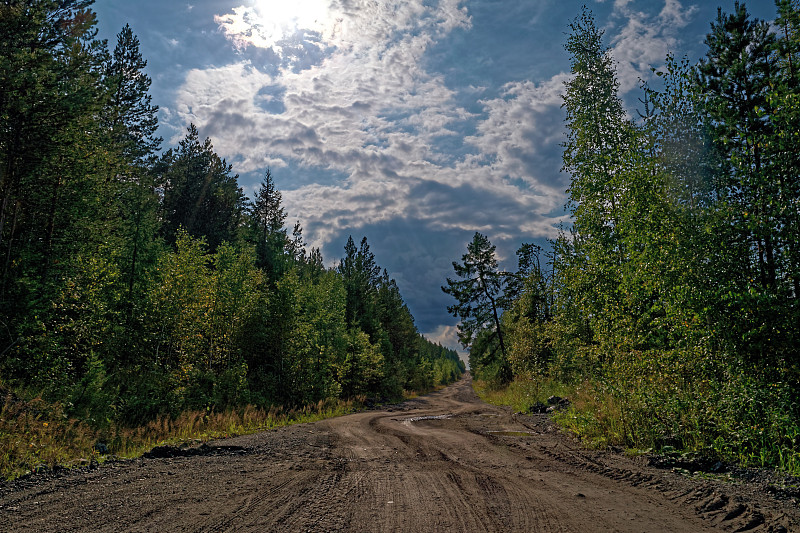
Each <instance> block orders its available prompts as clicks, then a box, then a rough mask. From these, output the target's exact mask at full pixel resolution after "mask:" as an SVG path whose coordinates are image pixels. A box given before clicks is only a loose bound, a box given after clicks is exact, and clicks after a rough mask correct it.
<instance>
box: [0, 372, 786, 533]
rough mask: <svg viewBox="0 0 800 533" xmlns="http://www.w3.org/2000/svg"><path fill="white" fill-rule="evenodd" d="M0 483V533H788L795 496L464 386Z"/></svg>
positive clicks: (466, 384) (453, 386)
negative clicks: (673, 462) (514, 407)
mask: <svg viewBox="0 0 800 533" xmlns="http://www.w3.org/2000/svg"><path fill="white" fill-rule="evenodd" d="M164 451H165V452H166V453H164V455H167V456H168V457H163V458H151V459H137V460H133V461H124V462H118V463H113V464H106V465H104V466H101V467H99V468H95V469H91V470H89V469H87V470H84V471H79V472H69V473H63V474H61V475H59V476H53V477H50V478H44V479H41V478H39V479H31V480H27V481H21V482H17V483H15V484H10V485H5V486H0V531H37V532H38V531H115V532H120V531H315V532H316V531H359V532H360V531H380V532H383V531H399V532H414V533H420V532H427V531H436V532H440V531H468V532H473V531H476V532H477V531H503V532H509V531H524V532H590V531H598V532H599V531H602V532H613V531H616V532H636V533H642V532H692V533H695V532H702V531H719V530H723V531H772V532H781V531H800V520H799V519H798V516H799V513H798V511H797V509H798V507H797V503H796V502H795V503H792V502H790V501H780V500H778V499H775V498H773V497H772V496H770V495H769V494H766V493H764V492H763V491H761V490H759V488H758V487H755V488H754V487H753V486H751V485H748V484H738V483H731V482H727V483H724V482H721V481H718V480H702V481H698V480H696V479H692V478H688V477H686V476H684V475H681V474H679V473H676V472H673V471H671V470H669V469H657V468H654V467H650V466H647V460H646V458H642V457H638V458H629V457H626V456H625V455H623V454H620V453H612V452H605V451H604V452H597V451H587V450H582V449H581V448H580V447H579V446H578V445H577V444H575V443H574V441H572V440H571V439H570V438H569V437H567V436H565V435H563V434H562V433H560V432H559V431H558V430H557V429H556V428H554V427H553V426H552V424H551V423H550V422H549V420H548V419H547V417H546V416H544V415H534V416H522V415H518V416H515V415H512V414H511V413H510V412H509V411H507V410H503V409H500V408H496V407H492V406H489V405H486V404H485V403H483V402H481V401H480V400H479V399H478V398H477V397H476V396H475V394H474V392H473V391H472V388H471V387H470V382H469V380H468V378H467V379H465V380H462V381H461V382H459V383H456V384H455V385H452V386H450V387H448V388H447V389H444V390H442V391H439V392H436V393H434V394H431V395H428V396H426V397H422V398H418V399H416V400H412V401H408V402H405V403H403V404H400V405H397V406H394V407H391V408H386V409H384V410H375V411H367V412H361V413H357V414H353V415H349V416H345V417H341V418H336V419H331V420H327V421H323V422H318V423H315V424H303V425H297V426H292V427H287V428H282V429H280V430H276V431H270V432H266V433H261V434H257V435H249V436H245V437H238V438H236V439H229V440H225V441H218V442H215V443H211V446H210V447H204V448H202V449H196V450H190V451H185V452H181V451H178V450H164Z"/></svg>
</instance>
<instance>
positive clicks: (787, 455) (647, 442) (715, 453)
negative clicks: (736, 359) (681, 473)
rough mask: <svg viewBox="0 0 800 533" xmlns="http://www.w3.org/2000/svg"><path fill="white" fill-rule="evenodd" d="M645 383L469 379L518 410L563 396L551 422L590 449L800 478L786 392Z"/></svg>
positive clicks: (798, 444)
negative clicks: (495, 385)
mask: <svg viewBox="0 0 800 533" xmlns="http://www.w3.org/2000/svg"><path fill="white" fill-rule="evenodd" d="M650 382H651V383H652V384H651V385H650V386H649V387H644V386H640V387H621V386H619V385H617V386H615V385H614V384H613V383H604V382H594V381H584V382H582V383H579V384H576V385H564V384H562V383H559V382H557V381H555V380H552V379H550V378H545V379H543V380H541V381H538V382H537V381H533V380H520V379H517V380H515V381H513V382H512V383H511V384H509V385H508V386H507V387H505V388H500V389H492V388H491V387H489V386H488V385H487V384H486V383H485V382H481V381H474V382H473V387H474V388H475V391H476V392H477V393H478V395H479V396H480V397H481V399H483V400H484V401H486V402H488V403H491V404H494V405H507V406H511V407H512V408H513V409H514V410H515V411H522V412H529V411H530V410H531V407H532V406H535V405H536V404H537V403H546V401H547V398H548V397H549V396H551V395H556V396H561V397H565V398H568V399H569V400H570V405H569V408H567V409H565V410H560V411H556V412H555V413H554V414H553V417H552V418H553V421H554V422H556V423H557V424H558V425H559V426H561V427H562V428H564V429H565V430H567V431H569V432H571V433H573V434H575V435H576V436H578V437H579V438H580V439H581V441H582V442H583V443H584V445H585V446H587V447H589V448H605V447H607V446H611V445H613V446H620V447H623V448H625V449H627V450H628V451H629V452H630V453H641V452H665V453H671V454H675V453H681V454H684V455H688V456H695V457H699V456H702V457H713V458H716V459H721V460H723V461H727V462H730V463H733V464H738V465H741V466H748V467H763V468H774V469H777V470H779V471H783V472H786V473H789V474H792V475H795V476H797V475H800V425H799V424H798V421H797V420H796V419H794V418H793V417H792V415H791V412H792V411H791V408H792V407H793V406H791V405H788V401H787V400H785V399H783V398H784V397H785V394H780V393H776V392H775V391H770V390H765V387H764V386H763V385H761V384H759V385H761V386H758V387H756V386H750V387H748V384H747V383H738V382H735V381H729V382H727V383H725V384H723V385H718V386H717V385H715V386H711V385H704V387H706V389H704V390H695V389H689V388H682V387H675V386H674V382H673V383H671V384H670V383H669V382H668V380H664V381H663V382H660V383H659V382H657V380H655V379H653V380H650ZM667 384H669V385H671V387H670V388H667V386H666V385H667ZM770 388H772V389H776V388H777V386H775V385H772V386H771V387H770ZM759 394H761V395H762V396H763V397H759Z"/></svg>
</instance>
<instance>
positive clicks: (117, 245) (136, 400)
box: [0, 0, 465, 475]
mask: <svg viewBox="0 0 800 533" xmlns="http://www.w3.org/2000/svg"><path fill="white" fill-rule="evenodd" d="M92 3H93V0H68V1H60V0H59V1H56V0H26V1H13V2H3V3H2V4H0V117H2V120H0V198H1V200H0V201H1V202H2V203H0V271H1V272H2V275H1V276H0V394H1V395H2V396H3V398H4V404H3V405H4V407H3V415H2V416H0V434H1V435H2V437H0V459H2V463H3V474H4V475H10V474H13V473H14V472H17V473H19V469H17V470H14V468H16V467H13V465H15V464H16V465H23V466H25V465H27V466H26V468H30V467H33V466H35V465H36V464H37V463H38V462H47V461H48V460H45V459H44V458H43V456H41V455H40V454H38V452H37V450H38V448H39V445H38V444H36V442H38V441H37V440H36V439H38V438H39V437H40V436H41V435H40V433H41V432H43V431H45V430H46V431H50V430H54V429H53V428H55V427H57V426H58V427H61V426H64V427H67V429H63V428H62V433H61V434H59V435H57V436H56V437H54V438H55V439H56V440H58V439H61V440H69V439H70V438H72V437H71V435H72V436H74V435H73V433H74V432H73V433H70V431H72V429H75V427H78V426H80V427H82V428H84V427H85V428H88V431H90V434H91V435H92V437H91V439H95V438H97V439H99V441H102V442H99V444H98V443H94V442H91V441H90V442H89V444H88V446H89V449H90V453H91V448H92V446H94V451H95V452H97V451H98V450H100V451H102V452H106V451H110V452H116V451H118V450H114V449H113V443H114V442H117V441H114V439H113V436H114V435H115V434H118V432H119V430H120V428H130V427H137V426H142V425H146V424H148V423H152V422H153V421H154V420H164V419H165V417H166V418H172V419H175V418H176V417H179V416H180V415H181V414H182V413H185V412H190V411H199V412H201V413H214V412H220V411H224V410H226V409H228V410H230V409H242V408H244V407H246V406H251V408H253V409H256V408H257V409H273V410H274V409H277V408H278V407H276V406H282V407H283V408H286V409H289V408H297V409H303V408H305V407H306V406H313V405H319V406H321V405H323V404H325V402H328V401H332V400H342V401H346V400H351V399H357V398H361V399H362V401H363V399H365V398H370V399H378V400H384V401H386V400H388V399H394V398H399V397H401V396H402V395H403V394H404V391H427V390H430V389H431V388H433V387H434V386H437V385H440V384H447V383H450V382H452V381H454V380H455V379H457V378H458V377H460V375H461V374H462V373H463V372H464V370H465V368H464V363H463V362H462V361H461V360H460V359H459V357H458V355H457V353H456V352H455V351H453V350H450V349H446V348H444V347H442V346H440V345H438V344H433V343H431V342H430V341H428V340H426V339H425V338H424V337H422V336H421V335H420V333H419V332H418V330H417V328H416V326H415V323H414V318H413V317H412V315H411V313H410V311H409V309H408V307H407V306H406V304H405V302H404V301H403V298H402V296H401V295H400V291H399V289H398V286H397V284H396V283H395V281H394V280H393V279H391V278H390V276H389V274H388V272H387V271H386V270H384V269H382V268H381V267H380V266H379V265H378V263H377V261H376V258H375V256H374V254H373V253H372V252H371V251H370V247H369V243H368V242H367V239H366V238H363V239H362V240H361V241H360V242H359V244H356V242H355V241H354V240H353V238H352V237H351V238H349V239H348V240H347V242H346V243H345V245H344V253H343V259H342V260H341V261H340V262H339V263H338V264H337V265H336V266H335V267H326V266H325V263H324V261H323V258H322V256H321V253H320V251H319V250H318V249H310V250H309V249H308V248H307V246H306V243H305V242H304V240H303V234H302V227H301V225H300V223H299V222H297V223H296V224H294V225H292V226H291V227H289V226H287V225H286V222H287V214H286V211H285V209H284V207H283V205H282V197H281V193H280V191H279V190H277V189H276V187H275V182H274V179H273V177H272V174H271V172H270V170H268V169H267V170H266V171H265V174H264V178H263V181H262V183H261V185H260V188H259V189H258V191H257V193H256V194H255V196H254V197H253V198H247V197H246V196H245V194H244V193H243V190H242V188H241V187H240V186H239V183H238V176H237V175H235V174H234V173H233V171H232V166H231V165H230V164H228V163H227V162H226V161H225V160H224V159H222V158H220V157H219V156H218V155H217V154H216V153H215V152H214V147H213V146H212V144H211V141H210V139H203V138H202V137H201V136H200V134H199V132H198V131H197V129H196V128H195V126H193V125H192V126H190V127H189V128H188V129H187V131H186V134H185V137H184V138H183V139H182V140H180V142H179V143H178V144H177V146H173V147H170V148H168V149H164V148H163V146H162V144H163V140H162V139H161V138H159V137H158V136H157V133H156V132H157V129H158V115H157V113H158V106H156V105H154V104H153V102H152V101H151V96H150V94H149V88H150V84H151V80H150V78H149V77H148V76H147V75H146V73H145V67H146V65H147V62H146V59H145V58H143V57H142V55H141V53H140V52H139V40H138V38H137V37H136V35H134V34H133V32H132V30H131V28H130V27H129V26H125V27H124V28H122V30H121V31H120V32H119V34H118V36H117V42H116V43H114V44H113V47H112V46H109V44H108V43H107V42H105V41H100V40H98V39H97V38H96V35H97V31H96V29H95V26H96V18H95V14H94V12H93V11H92V10H91V5H92ZM270 412H272V411H270ZM204 416H205V415H204ZM23 419H24V420H27V421H28V422H26V423H27V424H28V425H24V424H23ZM65 424H66V426H65ZM75 424H78V426H75ZM33 426H36V428H38V429H36V430H35V432H34V433H35V435H34V434H33V433H31V432H33V431H34V430H33V429H32V428H33ZM42 428H45V429H42ZM70 428H72V429H70ZM92 431H93V432H94V433H91V432H92ZM20 435H22V436H20ZM20 441H25V442H23V444H22V445H20ZM27 442H30V446H28V445H27ZM42 446H44V445H42ZM109 448H110V449H109ZM52 461H55V459H52ZM8 465H12V467H13V468H12V467H9V466H8ZM8 468H11V470H9V469H8Z"/></svg>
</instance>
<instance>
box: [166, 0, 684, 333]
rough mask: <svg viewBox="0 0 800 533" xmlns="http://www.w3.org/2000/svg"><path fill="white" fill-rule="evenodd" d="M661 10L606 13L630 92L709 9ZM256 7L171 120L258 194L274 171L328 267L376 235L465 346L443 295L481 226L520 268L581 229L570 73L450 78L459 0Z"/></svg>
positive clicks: (463, 12) (424, 310) (427, 318)
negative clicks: (573, 210)
mask: <svg viewBox="0 0 800 533" xmlns="http://www.w3.org/2000/svg"><path fill="white" fill-rule="evenodd" d="M542 1H545V0H542ZM655 3H657V4H658V5H660V6H663V7H661V8H660V9H658V10H656V11H655V12H650V13H645V12H641V11H637V10H636V9H634V5H635V4H636V2H632V1H631V0H617V1H616V2H615V3H614V5H613V13H612V14H611V15H610V17H609V18H608V19H607V20H608V21H609V22H608V26H607V29H608V31H609V36H608V37H609V42H610V43H611V44H612V46H613V52H614V55H615V57H616V59H617V60H618V61H619V69H620V76H621V79H623V89H624V90H625V91H629V90H632V89H634V88H635V86H636V81H637V80H638V78H640V77H641V78H643V79H647V77H648V76H649V75H650V72H649V68H650V65H651V64H652V65H659V64H660V63H662V62H663V58H664V54H665V53H666V52H667V50H668V49H669V48H671V47H673V46H675V45H676V42H677V36H678V32H679V31H680V29H681V28H682V27H683V26H685V25H686V24H687V21H688V20H689V19H690V18H691V16H692V14H693V13H694V11H693V9H692V8H684V7H683V6H682V4H681V3H680V2H678V1H677V0H666V1H664V2H663V3H662V2H655ZM252 4H253V5H247V6H245V5H243V6H239V7H233V8H231V9H230V10H228V11H227V12H223V13H218V14H217V15H216V17H215V18H214V21H215V24H216V25H217V28H218V30H219V32H220V33H221V34H222V35H224V37H225V38H226V39H227V41H228V43H229V45H230V47H231V48H232V49H234V50H235V52H236V55H235V58H236V60H235V61H234V62H232V63H230V64H225V65H221V66H220V65H217V66H206V67H203V68H194V69H192V70H190V71H188V72H187V73H186V76H185V78H184V81H183V83H182V85H181V86H180V88H179V89H178V90H177V94H176V98H175V101H174V102H173V103H172V104H171V105H170V109H169V116H168V120H169V122H170V123H172V124H173V125H174V124H175V123H179V122H180V123H183V124H188V123H189V122H193V123H195V124H196V125H197V126H198V128H199V129H200V131H201V132H202V133H203V134H204V135H208V136H210V137H211V138H212V140H213V142H214V146H215V149H216V150H217V151H218V152H219V153H220V154H221V155H223V156H224V157H226V158H227V159H228V161H229V162H231V163H233V164H234V168H235V170H236V171H237V172H239V173H240V174H242V176H243V178H244V179H243V184H244V185H245V186H246V188H248V190H252V188H253V187H254V186H255V185H256V184H257V181H258V178H259V177H260V175H261V173H263V171H264V169H265V168H266V167H268V166H269V167H271V168H272V169H273V173H274V175H275V176H276V178H277V180H278V184H279V186H280V188H281V189H282V191H283V198H284V202H285V204H286V207H287V209H288V211H289V213H290V216H291V217H292V218H297V219H299V220H300V221H301V222H302V225H303V227H304V229H305V234H306V237H307V239H308V240H309V242H310V244H312V245H314V246H319V247H321V248H322V249H323V252H324V253H325V256H326V257H327V258H329V259H331V258H333V259H335V258H336V257H337V256H338V255H340V254H341V247H342V245H343V243H344V240H345V239H346V237H347V235H348V234H353V235H354V237H355V238H356V239H358V237H360V236H361V235H367V237H368V239H369V241H370V245H371V247H372V249H373V251H374V252H375V253H376V256H377V259H378V262H379V263H380V264H381V265H383V266H385V267H387V268H388V269H389V271H390V273H391V274H392V276H393V277H395V278H396V279H397V281H398V284H399V285H400V288H401V290H402V291H403V294H404V296H405V297H406V300H407V302H408V304H409V307H410V308H411V311H412V313H413V314H414V315H415V316H416V317H417V320H418V325H419V327H420V329H421V331H423V332H426V333H427V334H428V336H429V337H430V338H433V339H435V340H441V341H443V342H446V343H447V344H449V345H451V346H452V345H454V344H455V334H454V332H455V330H454V327H453V325H452V320H451V321H448V320H447V318H446V315H445V307H446V305H447V304H448V303H450V302H449V300H448V298H449V297H447V296H446V295H443V294H442V293H441V291H439V286H440V285H441V284H442V283H443V282H444V278H445V277H446V276H448V275H451V272H452V267H451V264H450V263H451V261H452V260H456V259H458V258H459V257H460V256H461V254H462V253H463V252H464V247H465V243H466V242H467V241H468V240H469V239H470V237H471V234H472V232H474V231H481V232H483V233H485V234H487V235H488V236H489V237H490V239H491V240H492V241H493V242H494V243H495V244H498V250H499V252H500V254H501V256H503V257H505V258H507V259H510V258H513V250H514V249H515V248H516V247H517V246H518V245H519V244H520V243H521V242H523V241H532V240H539V241H540V242H541V240H542V239H545V238H547V237H552V236H554V235H555V234H556V231H557V230H556V227H557V226H558V224H559V223H560V222H562V221H564V220H565V216H564V211H563V204H564V200H565V196H564V191H565V189H566V186H567V183H568V176H564V175H563V174H561V173H560V171H559V169H560V166H561V161H560V150H561V148H560V142H561V141H562V140H563V115H562V111H561V109H560V105H561V99H560V93H561V91H562V90H563V84H564V81H565V80H566V79H567V78H568V76H567V74H565V73H564V72H563V70H565V69H566V68H567V65H566V64H564V65H561V66H560V67H559V68H560V69H561V70H562V71H561V72H559V71H558V70H556V71H555V74H553V75H552V76H550V77H549V78H547V79H544V80H539V81H534V80H529V79H514V78H513V75H512V77H509V78H508V79H505V80H489V79H487V80H485V81H486V84H485V85H484V84H483V83H481V85H480V86H478V85H476V84H474V83H472V82H469V83H466V82H465V83H463V84H459V83H458V76H457V73H458V69H464V71H465V72H466V69H472V70H471V74H473V75H470V76H465V79H469V80H473V81H474V80H475V76H474V69H475V68H478V67H477V66H474V65H470V64H469V63H470V58H469V56H465V57H464V60H463V64H459V65H451V66H450V67H451V68H449V71H448V72H447V73H445V72H444V71H443V70H442V69H441V68H439V69H437V68H436V67H434V66H433V63H432V62H431V61H430V52H431V50H432V49H433V48H434V47H437V46H440V45H442V43H446V42H447V41H448V39H450V38H451V37H452V36H454V35H459V36H460V37H463V36H464V35H465V34H469V32H470V31H471V29H472V28H473V20H472V18H471V14H470V13H469V12H468V10H467V7H466V5H465V2H463V1H461V0H439V1H436V0H433V1H431V0H295V1H294V2H277V1H276V2H271V1H269V2H268V1H259V2H254V3H252ZM649 4H650V5H651V6H652V4H654V2H650V3H649ZM287 6H292V7H291V8H290V9H289V8H288V7H287ZM577 9H578V6H576V12H575V13H573V14H572V16H574V15H575V14H577ZM540 11H541V10H540V9H537V10H536V13H539V15H541V13H540ZM539 15H537V16H536V17H532V19H531V20H532V21H533V20H534V19H535V20H538V18H539ZM567 22H568V21H567V20H564V21H563V26H562V28H561V29H566V23H567ZM531 24H533V22H531ZM559 36H560V37H559V38H562V37H563V36H561V35H560V34H559ZM462 40H464V39H462ZM562 40H563V39H562ZM466 41H468V39H466ZM500 41H501V39H500ZM489 52H491V51H489ZM494 52H496V53H497V54H503V53H504V50H503V48H502V47H501V46H500V47H498V48H497V50H495V51H494ZM482 53H483V54H484V55H486V54H487V53H488V52H487V51H486V50H484V51H482ZM454 71H455V72H456V75H455V76H454V74H453V72H454ZM631 80H633V81H631ZM179 137H180V135H177V136H176V137H175V138H174V139H173V140H177V139H178V138H179ZM282 174H285V175H287V176H291V179H282V177H281V176H282ZM509 266H513V265H509Z"/></svg>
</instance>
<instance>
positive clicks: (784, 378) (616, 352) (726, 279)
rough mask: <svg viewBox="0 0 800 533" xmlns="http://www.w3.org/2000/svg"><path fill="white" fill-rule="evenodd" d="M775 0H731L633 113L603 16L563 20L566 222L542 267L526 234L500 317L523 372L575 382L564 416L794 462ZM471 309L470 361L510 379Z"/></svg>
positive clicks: (799, 360)
mask: <svg viewBox="0 0 800 533" xmlns="http://www.w3.org/2000/svg"><path fill="white" fill-rule="evenodd" d="M776 7H777V11H778V13H777V15H778V17H777V20H776V22H775V23H774V24H773V25H770V24H769V23H767V22H764V21H760V20H756V19H753V18H752V17H751V16H750V15H749V14H748V12H747V10H746V8H745V6H744V5H743V4H739V3H738V2H737V3H736V4H735V7H734V9H733V12H732V13H725V12H723V11H722V10H720V11H719V14H718V16H717V18H716V20H715V21H714V22H713V23H712V24H711V32H710V33H709V34H708V36H707V37H706V40H705V44H706V46H707V53H706V56H705V57H704V58H703V59H702V60H700V61H699V62H698V63H697V64H696V65H692V64H690V62H689V61H688V60H676V59H675V58H674V57H668V58H667V61H666V67H665V68H664V69H663V70H662V71H659V72H656V74H657V75H658V78H659V87H658V88H657V89H655V88H652V87H648V86H646V85H645V86H643V87H642V89H643V96H642V98H641V99H640V101H641V102H642V105H643V109H640V110H639V111H638V113H637V115H638V118H636V119H632V118H631V114H630V113H629V112H628V111H626V109H625V107H624V105H623V102H622V101H621V99H620V96H619V94H618V87H619V81H618V79H617V74H616V70H615V67H614V61H613V57H612V55H611V53H610V51H609V50H608V48H606V47H605V45H604V44H603V39H602V37H603V33H602V31H600V30H599V29H598V28H597V27H596V26H595V24H594V20H593V18H592V16H591V14H590V13H589V12H588V11H587V10H585V9H584V11H583V12H582V14H581V15H580V16H579V17H578V18H576V19H575V21H574V22H573V23H572V24H571V26H570V32H569V35H568V39H567V42H566V45H565V47H566V50H567V52H568V53H569V54H570V57H571V70H572V77H571V78H570V80H569V81H568V82H567V83H566V86H565V92H564V95H563V108H564V109H565V111H566V125H567V138H566V142H565V143H564V145H563V148H564V152H563V161H564V171H565V172H567V173H569V174H570V176H571V184H570V186H569V189H568V191H567V192H568V198H569V199H568V204H567V206H568V208H569V210H570V212H571V214H572V224H571V227H569V228H568V229H565V230H564V231H562V233H561V235H560V237H559V238H558V239H556V240H555V241H553V242H552V249H551V251H550V252H549V254H548V256H549V265H550V267H551V268H548V269H546V271H545V270H543V269H542V268H541V264H540V262H539V251H538V250H536V249H531V247H530V245H526V246H525V247H523V248H522V249H521V250H520V254H521V257H526V256H527V259H526V260H525V261H521V263H520V265H521V267H520V271H519V272H517V273H514V274H510V273H505V275H506V276H508V277H509V278H510V279H514V280H516V283H512V284H509V289H508V290H511V291H512V293H511V294H506V300H507V304H506V307H505V308H504V310H503V315H502V319H501V326H500V327H502V329H503V332H504V337H505V339H506V344H507V350H506V352H507V354H506V361H505V362H504V363H505V364H508V365H510V367H511V369H512V372H513V375H514V377H515V378H516V379H517V381H518V382H519V381H525V380H534V381H536V382H538V383H542V382H548V381H553V380H555V381H558V382H560V383H562V384H564V383H566V384H573V385H574V386H576V388H575V389H574V390H573V392H574V395H575V398H574V400H575V402H574V405H573V409H572V411H570V414H569V415H568V416H566V417H564V421H565V423H567V424H568V425H569V426H571V427H573V428H574V429H576V430H577V431H579V432H581V433H583V434H584V435H586V436H589V437H592V438H594V439H595V440H597V441H598V442H614V443H617V444H624V445H627V446H631V447H640V448H651V447H652V448H665V447H682V448H684V449H689V450H694V451H699V452H702V453H708V454H713V455H716V456H719V457H725V458H732V459H737V460H740V461H742V462H745V463H751V464H763V465H766V464H771V465H778V466H781V467H784V468H789V469H793V470H800V419H799V418H798V416H799V415H800V405H798V403H797V398H798V397H800V257H799V256H798V249H799V248H800V159H798V158H799V157H800V155H799V154H800V144H798V142H800V129H798V124H800V115H798V109H800V105H799V104H800V83H799V82H800V78H799V77H798V76H800V72H799V71H798V65H800V33H798V30H800V4H798V2H797V1H796V0H777V1H776ZM487 242H488V241H487ZM523 263H524V264H523ZM486 264H487V265H491V264H493V263H491V262H490V261H487V263H486ZM456 266H457V267H458V265H456ZM456 272H457V273H458V272H459V269H458V268H457V269H456ZM451 287H452V285H451ZM449 292H451V294H454V296H456V298H458V299H459V300H460V301H462V302H463V301H467V302H469V301H472V302H477V301H478V300H477V299H476V298H477V293H476V292H475V291H474V290H471V291H467V292H468V293H469V294H467V295H466V297H465V298H460V296H463V294H461V295H459V294H458V293H454V292H453V291H449ZM474 305H475V304H473V308H474ZM462 318H464V315H462ZM464 324H465V326H464V327H465V328H466V329H464V332H465V333H468V338H469V340H470V341H471V354H470V365H471V368H472V371H473V373H474V374H476V376H477V377H479V378H482V379H484V380H487V381H488V382H490V383H495V384H496V385H501V384H503V383H505V382H506V381H507V376H506V375H505V374H503V367H504V364H498V363H497V362H496V357H490V355H491V354H493V353H495V348H494V347H493V345H492V338H494V337H496V336H497V334H496V331H497V329H496V326H494V325H491V327H490V328H486V329H485V331H486V332H487V333H482V332H480V331H479V332H477V333H476V332H473V331H471V330H470V324H471V323H470V322H469V321H465V322H464Z"/></svg>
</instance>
